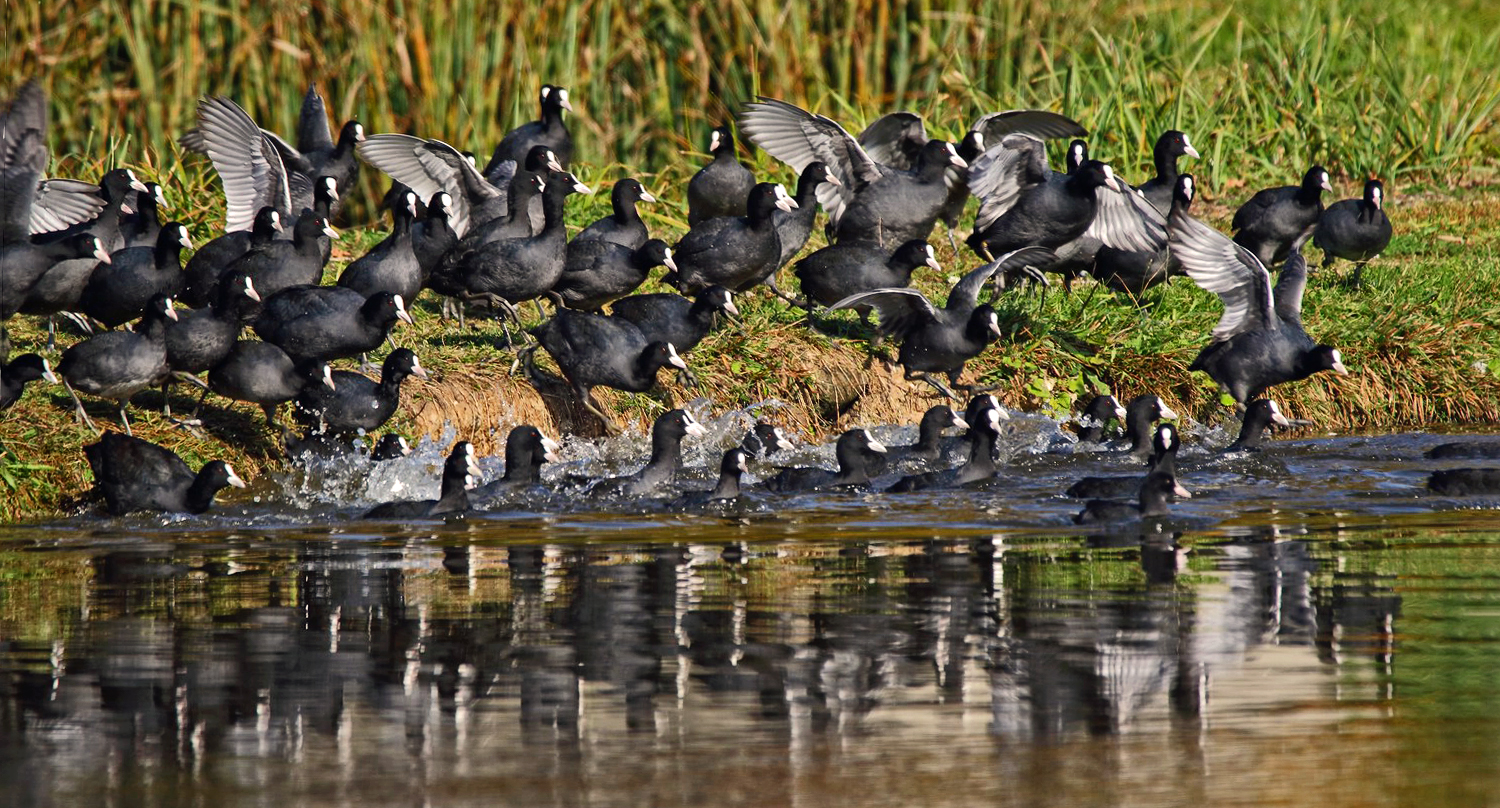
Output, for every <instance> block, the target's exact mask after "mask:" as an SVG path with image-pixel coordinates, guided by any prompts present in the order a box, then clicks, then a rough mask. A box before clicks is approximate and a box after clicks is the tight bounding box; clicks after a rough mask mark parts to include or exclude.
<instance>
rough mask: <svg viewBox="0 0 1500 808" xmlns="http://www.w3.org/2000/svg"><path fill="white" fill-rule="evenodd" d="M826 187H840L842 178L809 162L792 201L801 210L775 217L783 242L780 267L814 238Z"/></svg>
mask: <svg viewBox="0 0 1500 808" xmlns="http://www.w3.org/2000/svg"><path fill="white" fill-rule="evenodd" d="M824 184H828V185H834V186H837V185H839V184H840V183H839V178H838V177H835V176H834V175H833V174H832V172H830V171H829V170H828V166H826V165H824V164H823V163H820V162H817V161H816V160H815V161H813V162H811V163H808V164H807V167H806V168H804V169H802V173H801V174H799V175H798V176H797V193H796V194H795V195H794V196H793V197H792V199H793V200H794V201H795V202H796V203H797V207H796V208H795V209H794V210H790V211H782V210H778V211H774V212H772V214H771V218H772V219H773V220H774V221H775V222H776V237H777V238H778V239H780V240H781V257H780V258H778V259H777V260H776V266H777V268H780V267H784V266H786V265H787V262H789V261H791V260H792V259H793V258H795V257H797V253H799V252H802V248H803V246H805V245H806V244H807V237H808V236H810V235H812V229H813V222H814V221H815V220H816V219H817V218H818V188H819V187H820V186H822V185H824Z"/></svg>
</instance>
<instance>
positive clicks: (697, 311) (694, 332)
mask: <svg viewBox="0 0 1500 808" xmlns="http://www.w3.org/2000/svg"><path fill="white" fill-rule="evenodd" d="M609 311H610V315H611V317H613V318H614V319H618V320H625V321H626V322H629V323H632V324H634V325H635V327H636V328H639V329H640V331H641V334H642V335H643V336H645V338H646V341H647V342H670V343H672V347H673V348H675V349H676V350H677V352H678V353H679V354H684V353H687V352H688V351H691V350H692V349H693V348H695V347H697V346H698V343H700V342H702V341H703V338H704V337H706V336H708V332H709V331H712V330H713V327H714V322H715V320H716V318H717V316H718V314H719V313H720V312H723V313H725V314H733V315H738V314H739V313H740V310H739V309H738V308H736V307H735V305H734V296H733V295H732V294H730V292H729V290H728V289H725V288H724V287H722V286H710V287H708V288H706V289H703V290H702V291H700V292H698V294H696V295H694V296H693V297H692V299H688V298H686V297H683V296H682V295H674V294H671V293H668V292H658V293H655V294H649V295H631V296H630V297H622V298H620V299H619V300H616V301H615V302H614V303H613V304H612V305H611V306H610V307H609Z"/></svg>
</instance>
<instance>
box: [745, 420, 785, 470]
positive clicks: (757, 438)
mask: <svg viewBox="0 0 1500 808" xmlns="http://www.w3.org/2000/svg"><path fill="white" fill-rule="evenodd" d="M740 448H741V449H744V450H745V452H746V453H747V454H749V455H750V456H751V457H755V458H759V459H761V460H766V459H768V458H770V457H771V455H774V454H776V453H777V452H789V451H791V450H792V449H793V448H795V447H794V446H793V445H792V442H791V441H789V440H787V439H786V435H785V434H783V433H782V431H781V427H779V426H776V425H775V424H773V423H770V422H769V421H756V422H755V426H753V427H750V431H749V432H746V433H745V438H744V440H741V441H740Z"/></svg>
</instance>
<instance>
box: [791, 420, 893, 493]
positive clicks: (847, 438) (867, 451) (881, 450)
mask: <svg viewBox="0 0 1500 808" xmlns="http://www.w3.org/2000/svg"><path fill="white" fill-rule="evenodd" d="M833 451H834V456H835V457H837V458H838V462H839V470H838V471H829V470H828V469H821V468H813V467H807V466H799V467H796V468H784V469H782V470H781V471H779V472H777V474H776V476H775V477H772V478H771V479H769V480H766V488H768V489H770V490H772V491H780V492H783V493H787V492H793V491H815V490H819V489H825V488H838V487H843V486H867V485H869V484H870V480H871V478H872V477H874V476H876V475H878V474H880V472H881V471H883V470H884V469H885V447H884V446H882V445H881V443H880V441H877V440H875V439H874V438H872V437H870V433H869V432H867V431H865V430H863V429H851V430H849V431H847V432H845V433H844V434H842V435H839V439H838V441H837V442H836V443H835V444H834V449H833Z"/></svg>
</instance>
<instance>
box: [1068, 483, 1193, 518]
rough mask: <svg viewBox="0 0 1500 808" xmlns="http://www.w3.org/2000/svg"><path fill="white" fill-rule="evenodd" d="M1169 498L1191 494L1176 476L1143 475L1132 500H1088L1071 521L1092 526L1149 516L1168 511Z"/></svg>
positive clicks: (1160, 515) (1167, 512)
mask: <svg viewBox="0 0 1500 808" xmlns="http://www.w3.org/2000/svg"><path fill="white" fill-rule="evenodd" d="M1172 497H1177V498H1178V499H1189V498H1191V497H1192V494H1190V493H1188V491H1187V489H1185V488H1183V487H1182V486H1180V485H1178V484H1177V478H1176V477H1175V476H1173V475H1172V474H1170V473H1168V472H1164V471H1158V472H1153V473H1151V474H1147V475H1146V479H1145V480H1143V481H1142V482H1141V486H1140V492H1139V494H1138V495H1137V497H1136V501H1135V502H1117V501H1112V500H1106V499H1091V500H1089V501H1088V503H1087V504H1085V505H1084V506H1083V510H1081V511H1079V512H1078V514H1077V515H1075V516H1074V517H1073V523H1074V524H1078V525H1092V524H1100V523H1106V522H1124V521H1128V520H1132V519H1153V518H1160V517H1163V516H1166V515H1167V514H1169V513H1170V512H1171V509H1170V508H1169V507H1168V502H1169V501H1170V499H1171V498H1172Z"/></svg>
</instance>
